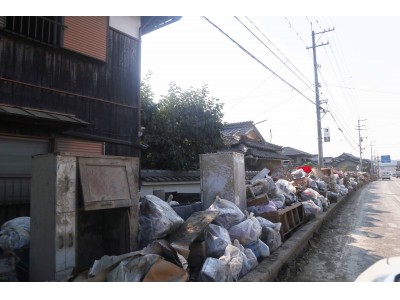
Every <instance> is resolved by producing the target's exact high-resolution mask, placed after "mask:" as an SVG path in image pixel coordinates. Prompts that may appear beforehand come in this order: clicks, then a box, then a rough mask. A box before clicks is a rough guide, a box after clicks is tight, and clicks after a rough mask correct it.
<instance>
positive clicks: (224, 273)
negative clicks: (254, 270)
mask: <svg viewBox="0 0 400 300" xmlns="http://www.w3.org/2000/svg"><path fill="white" fill-rule="evenodd" d="M228 275H229V266H228V264H227V263H226V262H225V261H223V260H220V259H217V258H214V257H208V258H207V259H206V260H205V262H204V264H203V266H202V268H201V271H200V276H199V278H198V280H199V281H203V282H226V281H228Z"/></svg>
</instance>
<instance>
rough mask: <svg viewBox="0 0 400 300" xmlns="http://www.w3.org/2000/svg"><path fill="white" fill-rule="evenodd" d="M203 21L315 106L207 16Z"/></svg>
mask: <svg viewBox="0 0 400 300" xmlns="http://www.w3.org/2000/svg"><path fill="white" fill-rule="evenodd" d="M202 18H203V19H205V20H206V21H207V22H209V23H210V24H211V25H213V26H214V27H215V28H216V29H218V31H219V32H221V33H222V34H224V35H225V36H226V37H227V38H229V39H230V40H231V41H232V42H233V43H235V44H236V46H238V47H239V48H240V49H241V50H242V51H244V52H245V53H246V54H247V55H249V56H250V57H251V58H253V59H254V60H255V61H257V62H258V63H259V64H260V65H262V66H263V67H264V68H266V69H267V70H268V71H270V72H271V73H273V74H274V75H275V76H276V77H278V78H279V79H280V80H281V81H282V82H284V83H286V84H287V85H288V86H290V87H291V88H292V89H294V90H295V91H296V92H298V93H299V94H300V95H302V96H303V97H304V98H305V99H307V100H308V101H309V102H311V103H312V104H314V105H315V102H313V101H312V100H311V99H310V98H308V97H307V96H306V95H304V94H303V93H302V92H300V91H299V90H298V89H297V88H296V87H294V86H293V85H292V84H290V83H289V82H288V81H286V80H285V79H284V78H282V77H281V76H279V75H278V74H277V73H275V72H274V71H273V70H272V69H271V68H269V67H268V66H267V65H265V64H264V63H263V62H262V61H260V60H259V59H258V58H257V57H255V56H254V55H253V54H251V53H250V52H249V51H248V50H246V49H245V48H244V47H243V46H242V45H240V44H239V43H238V42H236V41H235V40H234V39H233V38H232V37H230V36H229V35H228V34H227V33H225V32H224V31H223V30H222V29H221V28H219V27H218V26H217V25H215V24H214V23H213V22H211V21H210V20H209V19H208V18H206V17H205V16H202Z"/></svg>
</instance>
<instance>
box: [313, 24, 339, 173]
mask: <svg viewBox="0 0 400 300" xmlns="http://www.w3.org/2000/svg"><path fill="white" fill-rule="evenodd" d="M333 30H335V28H332V29H328V30H324V31H321V32H314V30H312V29H311V37H312V46H311V47H307V49H310V48H312V49H313V57H314V77H315V106H316V110H317V130H318V164H319V165H320V167H321V168H322V167H324V154H323V150H322V134H321V102H320V99H319V83H318V64H317V52H316V48H317V47H320V46H325V45H328V44H329V42H328V43H325V44H319V45H315V36H316V35H317V34H324V33H325V32H329V31H333Z"/></svg>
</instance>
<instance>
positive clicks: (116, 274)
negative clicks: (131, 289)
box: [107, 254, 162, 282]
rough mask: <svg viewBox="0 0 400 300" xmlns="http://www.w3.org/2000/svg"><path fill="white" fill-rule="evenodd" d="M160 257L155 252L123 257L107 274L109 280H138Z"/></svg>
mask: <svg viewBox="0 0 400 300" xmlns="http://www.w3.org/2000/svg"><path fill="white" fill-rule="evenodd" d="M161 259H162V257H161V256H159V255H157V254H147V255H140V256H136V257H133V258H128V259H124V260H123V261H121V262H120V263H119V264H118V266H116V267H115V268H114V269H112V271H110V272H109V273H108V274H107V281H111V282H139V281H142V279H143V277H144V276H145V275H146V274H147V272H148V271H149V270H150V268H151V267H152V266H153V265H154V264H155V263H156V262H157V261H159V260H161Z"/></svg>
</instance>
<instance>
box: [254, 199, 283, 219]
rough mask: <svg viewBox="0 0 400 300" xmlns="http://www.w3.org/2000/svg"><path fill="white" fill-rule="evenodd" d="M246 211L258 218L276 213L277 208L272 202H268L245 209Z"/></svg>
mask: <svg viewBox="0 0 400 300" xmlns="http://www.w3.org/2000/svg"><path fill="white" fill-rule="evenodd" d="M247 210H248V211H249V212H251V213H253V214H254V215H255V216H259V215H261V214H262V213H265V212H273V211H277V210H278V208H277V207H276V204H275V203H274V202H273V201H269V202H268V204H263V205H256V206H250V207H248V208H247Z"/></svg>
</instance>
